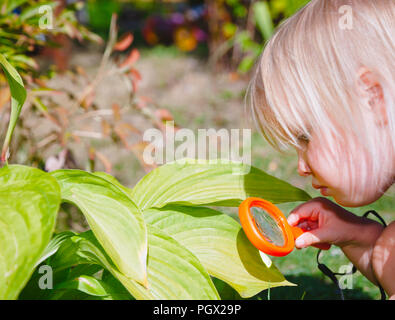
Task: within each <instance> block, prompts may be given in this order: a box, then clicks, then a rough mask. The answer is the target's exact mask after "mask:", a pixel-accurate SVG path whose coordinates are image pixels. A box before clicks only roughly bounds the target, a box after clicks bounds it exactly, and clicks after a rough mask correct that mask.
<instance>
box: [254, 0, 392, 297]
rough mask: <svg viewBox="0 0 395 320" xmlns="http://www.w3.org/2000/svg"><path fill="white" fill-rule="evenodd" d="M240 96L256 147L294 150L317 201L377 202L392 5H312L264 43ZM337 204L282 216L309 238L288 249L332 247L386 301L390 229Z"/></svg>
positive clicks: (316, 0) (385, 172)
mask: <svg viewBox="0 0 395 320" xmlns="http://www.w3.org/2000/svg"><path fill="white" fill-rule="evenodd" d="M345 14H348V15H349V16H348V17H345ZM345 18H347V20H348V21H345ZM248 96H249V98H250V100H251V110H252V115H253V118H254V119H255V122H256V123H257V125H258V126H259V128H260V130H261V131H262V133H263V135H264V136H265V138H266V139H267V140H268V141H269V143H270V144H271V145H273V146H274V147H275V148H276V149H278V150H280V151H282V150H284V149H285V148H286V147H287V146H293V147H295V148H296V150H297V153H298V172H299V174H300V175H302V176H306V177H308V176H311V177H312V185H313V187H314V188H316V189H319V190H320V191H321V194H322V195H324V196H331V197H333V199H334V201H335V202H336V203H338V204H339V205H342V206H345V207H359V206H364V205H368V204H370V203H372V202H374V201H376V200H377V199H379V198H380V197H381V196H382V195H383V194H384V193H385V192H386V190H388V189H389V188H390V187H391V185H392V184H393V183H394V181H395V106H394V101H395V1H394V0H375V1H372V0H312V1H311V2H309V3H308V5H307V6H306V7H304V8H303V9H301V10H300V11H299V12H298V13H296V14H295V15H294V16H292V17H291V18H290V19H288V20H287V21H286V22H285V23H283V24H282V25H281V26H280V27H279V29H278V31H277V32H276V34H275V35H274V36H273V37H272V39H271V40H270V41H269V42H268V44H267V45H266V48H265V50H264V52H263V54H262V56H261V58H260V61H259V63H258V66H257V69H256V72H255V74H254V77H253V79H252V82H251V84H250V87H249V95H248ZM336 203H334V202H332V201H330V200H328V199H327V198H324V197H319V198H315V199H313V200H311V201H308V202H306V203H304V204H302V205H300V206H298V207H297V208H295V209H294V210H293V211H292V212H291V214H290V215H289V217H288V221H289V223H290V224H291V225H299V226H302V227H304V228H306V229H307V230H310V231H309V232H306V233H304V234H303V235H302V236H300V237H299V238H298V239H297V240H296V247H297V248H305V247H307V246H310V245H313V244H317V243H331V244H334V245H337V246H339V247H340V248H341V249H342V250H343V252H344V253H345V255H346V256H347V257H348V258H349V259H350V261H351V262H352V263H353V264H354V265H355V266H356V267H357V268H358V269H359V270H360V271H361V272H362V273H363V274H364V275H365V276H366V277H367V278H368V279H369V280H371V281H372V282H373V283H376V284H381V286H382V287H383V288H384V290H385V291H386V293H387V294H388V295H389V297H390V298H392V299H395V222H393V223H391V224H390V225H389V226H388V227H386V228H384V227H383V226H382V225H381V224H379V223H378V222H375V221H373V220H370V219H366V218H362V217H359V216H356V215H354V214H353V213H351V212H349V211H347V210H345V209H344V208H342V207H340V206H339V205H337V204H336Z"/></svg>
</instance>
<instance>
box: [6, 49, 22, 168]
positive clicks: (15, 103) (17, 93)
mask: <svg viewBox="0 0 395 320" xmlns="http://www.w3.org/2000/svg"><path fill="white" fill-rule="evenodd" d="M0 65H1V67H2V69H3V71H4V74H5V77H6V79H7V81H8V85H9V86H10V91H11V117H10V122H9V125H8V129H7V134H6V137H5V140H4V144H3V149H2V152H1V161H6V160H7V159H6V158H7V156H6V153H7V151H8V146H9V144H10V141H11V137H12V133H13V132H14V129H15V126H16V122H17V120H18V117H19V114H20V113H21V110H22V106H23V104H24V103H25V100H26V90H25V88H24V86H23V81H22V78H21V76H20V75H19V74H18V72H17V71H16V70H15V68H14V67H13V66H12V65H11V64H10V63H9V62H8V61H7V59H6V58H5V57H4V56H3V55H2V54H0Z"/></svg>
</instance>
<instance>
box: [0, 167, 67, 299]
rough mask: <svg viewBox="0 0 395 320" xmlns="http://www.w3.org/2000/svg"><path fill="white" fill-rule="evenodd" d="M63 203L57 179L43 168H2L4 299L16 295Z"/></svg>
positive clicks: (0, 274) (0, 291)
mask: <svg viewBox="0 0 395 320" xmlns="http://www.w3.org/2000/svg"><path fill="white" fill-rule="evenodd" d="M59 205H60V190H59V185H58V183H57V182H56V180H55V179H54V178H53V177H52V176H51V175H49V174H48V173H45V172H43V171H41V170H38V169H34V168H29V167H24V166H18V165H12V166H6V167H3V168H2V169H0V248H1V250H0V299H15V298H17V297H18V294H19V292H20V291H21V290H22V288H23V287H24V285H25V284H26V283H27V281H28V280H29V278H30V276H31V274H32V273H33V269H34V267H35V265H36V263H37V261H38V260H39V258H40V256H41V255H42V253H43V252H44V249H45V247H46V246H47V244H48V242H49V240H50V238H51V235H52V231H53V229H54V225H55V220H56V215H57V212H58V209H59Z"/></svg>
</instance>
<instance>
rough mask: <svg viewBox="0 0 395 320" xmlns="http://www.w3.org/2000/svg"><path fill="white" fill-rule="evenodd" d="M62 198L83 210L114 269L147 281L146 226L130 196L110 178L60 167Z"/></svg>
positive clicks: (140, 280) (141, 280)
mask: <svg viewBox="0 0 395 320" xmlns="http://www.w3.org/2000/svg"><path fill="white" fill-rule="evenodd" d="M52 175H53V176H54V177H55V178H56V179H57V180H58V182H59V184H60V187H61V191H62V199H63V200H66V201H69V202H71V203H73V204H75V205H76V206H78V208H79V209H80V210H81V211H82V213H83V214H84V215H85V217H86V219H87V221H88V223H89V225H90V227H91V229H92V231H93V232H94V233H95V235H96V237H97V239H98V240H99V242H100V244H101V245H102V246H103V247H104V249H105V250H106V252H107V253H108V255H109V256H110V257H111V259H112V261H113V262H114V263H115V265H116V266H117V268H118V269H119V270H120V271H121V272H122V273H123V274H125V276H127V277H130V278H132V279H134V280H136V281H138V282H140V283H142V284H146V281H147V270H146V263H147V229H146V226H145V222H144V218H143V215H142V213H141V212H140V210H139V209H138V208H137V207H136V205H135V204H134V202H133V201H132V200H131V198H130V197H129V196H128V195H126V193H125V192H124V191H122V189H120V188H119V187H118V186H116V185H114V184H112V183H110V182H109V181H107V180H105V179H103V178H101V177H98V176H96V175H93V174H91V173H88V172H84V171H80V170H59V171H54V172H53V173H52Z"/></svg>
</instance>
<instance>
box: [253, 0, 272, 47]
mask: <svg viewBox="0 0 395 320" xmlns="http://www.w3.org/2000/svg"><path fill="white" fill-rule="evenodd" d="M253 11H254V18H255V23H256V24H257V26H258V29H259V31H260V32H261V34H262V36H263V38H264V39H265V40H269V39H270V37H271V36H272V34H273V31H274V26H273V21H272V17H271V14H270V9H269V4H268V3H267V2H264V1H259V2H256V3H254V5H253Z"/></svg>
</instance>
